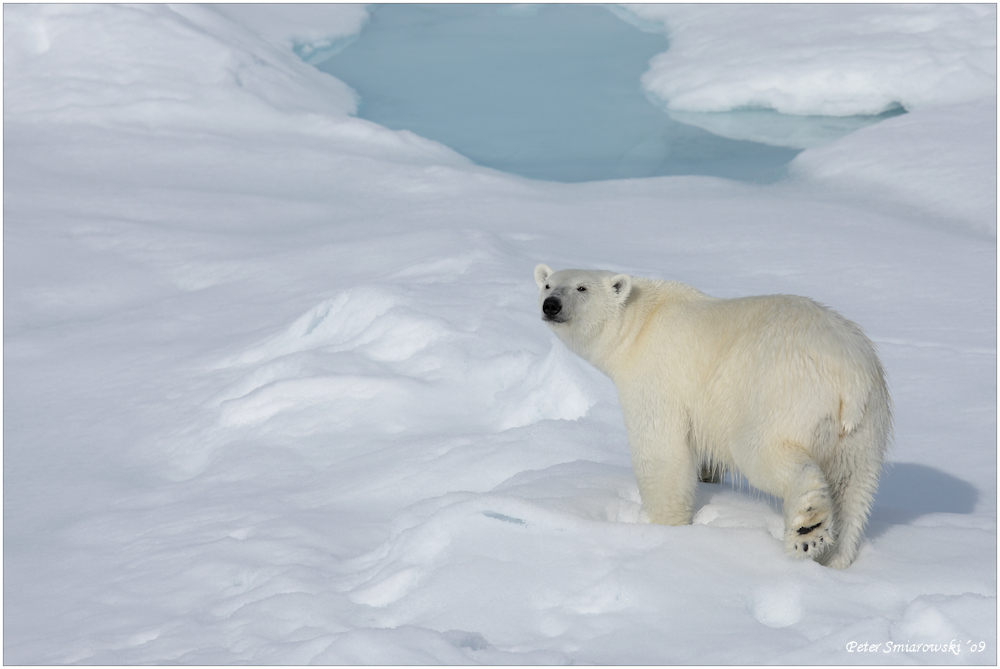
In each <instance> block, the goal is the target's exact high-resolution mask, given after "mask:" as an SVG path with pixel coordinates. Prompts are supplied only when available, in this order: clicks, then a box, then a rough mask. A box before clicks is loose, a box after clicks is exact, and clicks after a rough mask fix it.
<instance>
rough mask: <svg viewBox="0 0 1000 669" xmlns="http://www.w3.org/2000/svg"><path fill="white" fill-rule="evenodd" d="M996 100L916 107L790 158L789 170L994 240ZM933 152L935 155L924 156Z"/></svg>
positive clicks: (995, 217)
mask: <svg viewBox="0 0 1000 669" xmlns="http://www.w3.org/2000/svg"><path fill="white" fill-rule="evenodd" d="M996 115H997V105H996V99H995V98H993V99H987V100H979V101H977V102H971V103H967V104H962V105H941V106H936V107H928V108H922V109H918V110H917V111H914V112H911V113H909V114H906V115H904V116H899V117H896V118H892V119H888V120H886V121H882V122H881V123H879V124H878V125H877V126H870V127H868V128H862V129H861V130H858V131H857V132H855V133H853V134H851V135H848V136H847V137H844V138H842V139H840V140H838V141H836V142H834V143H832V144H829V145H827V146H824V147H820V148H816V149H810V150H808V151H804V152H803V153H801V154H799V155H798V156H796V158H795V159H794V160H793V161H792V165H791V173H792V174H793V175H796V176H800V177H805V178H809V179H814V180H818V181H822V182H823V183H825V184H828V185H830V186H832V187H834V188H837V189H839V190H840V191H841V192H844V193H852V194H853V196H854V197H857V196H862V197H870V198H873V199H882V200H887V201H889V202H892V203H905V204H907V205H909V206H911V207H914V208H915V209H920V210H929V211H933V212H935V213H936V214H938V215H939V216H942V217H945V218H948V219H952V220H953V221H955V222H956V223H958V224H960V225H961V226H963V227H970V228H972V229H974V230H975V231H976V232H978V233H985V234H987V235H989V236H991V237H994V238H995V237H996V234H997V227H996V219H997V202H996V195H997V191H996V185H997V164H996V156H995V155H993V154H991V153H989V152H987V151H983V147H984V146H996V143H997V133H996ZM928 155H932V156H934V160H926V159H925V156H928Z"/></svg>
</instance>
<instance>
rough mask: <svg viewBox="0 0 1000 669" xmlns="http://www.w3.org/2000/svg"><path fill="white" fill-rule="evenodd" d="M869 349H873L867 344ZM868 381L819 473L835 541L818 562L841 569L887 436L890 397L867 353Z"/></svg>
mask: <svg viewBox="0 0 1000 669" xmlns="http://www.w3.org/2000/svg"><path fill="white" fill-rule="evenodd" d="M873 348H874V347H873ZM873 358H874V360H873V361H872V362H873V366H874V370H872V372H873V373H872V374H871V375H870V376H869V377H868V378H869V379H871V385H870V387H869V392H868V393H867V398H866V400H867V401H865V402H864V404H863V406H862V407H860V408H861V412H860V416H861V417H860V420H858V421H857V423H856V424H854V425H850V426H848V425H844V424H842V426H841V429H842V432H841V435H840V438H839V441H840V443H839V444H838V445H837V448H836V449H835V450H834V453H833V457H832V458H831V460H830V462H829V463H828V467H825V469H826V470H827V471H826V472H825V474H826V478H827V482H828V484H829V485H830V490H831V493H832V496H833V502H834V509H835V514H836V517H835V526H836V527H837V544H836V546H835V547H834V548H833V549H831V550H830V551H828V553H827V554H826V555H824V556H823V558H822V559H821V562H823V564H826V565H828V566H830V567H835V568H837V569H844V568H846V567H847V566H849V565H850V564H851V563H852V562H853V561H854V558H855V556H856V555H857V552H858V545H859V544H860V543H861V535H862V533H863V532H864V529H865V525H866V524H867V523H868V514H869V512H870V511H871V506H872V502H873V500H874V499H875V491H876V489H877V488H878V480H879V475H880V474H881V471H882V464H883V463H884V462H885V457H886V454H887V452H888V449H889V444H890V443H891V437H892V400H891V398H890V397H889V389H888V387H887V385H886V381H885V371H884V369H883V368H882V364H881V362H880V361H879V360H878V358H877V357H875V356H874V351H873Z"/></svg>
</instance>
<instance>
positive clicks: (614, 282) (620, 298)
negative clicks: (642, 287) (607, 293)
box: [608, 274, 632, 304]
mask: <svg viewBox="0 0 1000 669" xmlns="http://www.w3.org/2000/svg"><path fill="white" fill-rule="evenodd" d="M608 283H609V284H610V285H611V290H613V291H614V292H615V301H617V302H618V303H619V304H622V303H624V302H625V300H627V299H628V296H629V293H631V292H632V277H630V276H629V275H628V274H616V275H614V276H613V277H611V278H610V279H608Z"/></svg>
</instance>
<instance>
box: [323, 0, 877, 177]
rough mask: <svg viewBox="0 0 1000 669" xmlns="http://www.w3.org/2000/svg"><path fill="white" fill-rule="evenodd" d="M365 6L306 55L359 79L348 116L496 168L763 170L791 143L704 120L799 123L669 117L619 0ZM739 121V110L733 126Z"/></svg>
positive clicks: (650, 51)
mask: <svg viewBox="0 0 1000 669" xmlns="http://www.w3.org/2000/svg"><path fill="white" fill-rule="evenodd" d="M369 11H370V15H371V18H370V20H369V22H368V23H367V24H366V26H365V27H364V29H363V30H362V31H361V33H360V34H359V35H357V36H355V38H354V39H353V40H351V41H350V42H348V43H347V44H346V45H343V44H342V45H339V46H338V47H337V48H334V49H330V50H328V51H327V52H326V53H322V52H318V53H313V54H311V56H310V61H311V62H313V63H315V64H316V65H317V67H319V69H321V70H323V71H326V72H329V73H330V74H332V75H334V76H336V77H337V78H339V79H341V80H343V81H344V82H346V83H347V84H349V85H350V86H351V87H353V88H354V89H355V90H356V91H357V92H358V94H359V95H360V98H361V101H360V104H359V109H358V116H360V117H361V118H365V119H368V120H371V121H374V122H375V123H378V124H380V125H384V126H386V127H388V128H392V129H394V130H410V131H412V132H414V133H416V134H418V135H421V136H423V137H427V138H429V139H433V140H436V141H439V142H441V143H443V144H445V145H447V146H449V147H451V148H452V149H454V150H455V151H457V152H459V153H461V154H463V155H465V156H467V157H469V158H470V159H472V160H473V161H474V162H476V163H478V164H480V165H484V166H487V167H492V168H495V169H498V170H503V171H505V172H511V173H514V174H519V175H522V176H525V177H530V178H533V179H544V180H550V181H562V182H580V181H595V180H605V179H622V178H634V177H650V176H664V175H711V176H719V177H726V178H730V179H738V180H743V181H752V182H772V181H776V180H778V179H780V178H782V177H783V176H784V175H785V174H786V173H787V165H788V163H789V162H790V161H791V160H792V158H794V157H795V156H796V155H797V154H798V153H799V151H800V150H801V149H800V148H796V147H794V146H776V145H774V143H771V144H768V143H762V142H759V141H749V140H744V139H727V138H726V137H723V136H720V135H719V134H714V133H713V132H709V131H708V130H706V129H705V128H709V129H713V124H715V126H726V127H727V130H726V133H724V134H728V136H729V137H733V136H736V137H741V136H749V137H754V136H755V134H757V133H756V130H755V128H761V127H763V128H765V130H766V129H767V128H768V127H770V128H771V132H773V131H774V128H775V127H777V128H778V131H777V132H778V134H779V135H780V134H781V132H782V131H783V128H782V126H783V124H788V123H791V124H793V125H795V128H793V130H795V131H797V132H800V133H801V132H805V133H806V134H808V133H809V132H810V127H812V126H810V123H811V122H810V120H809V119H802V118H801V117H799V118H792V117H784V118H782V115H780V114H774V113H768V112H759V111H754V112H748V113H747V114H744V115H743V116H742V117H741V115H740V113H739V112H736V113H732V114H720V115H694V116H693V117H691V118H690V119H687V122H685V123H681V122H678V121H676V120H674V119H672V118H671V117H670V116H668V115H667V114H666V113H665V112H664V111H663V110H662V109H660V108H659V107H658V106H656V105H655V104H654V103H653V102H651V101H650V100H649V99H648V98H647V97H646V95H645V94H644V92H643V90H642V87H641V85H640V77H641V76H642V74H643V72H645V71H646V69H647V64H648V61H649V59H650V58H652V57H653V56H655V55H656V54H658V53H661V52H663V51H666V50H667V49H668V47H669V43H668V41H667V38H666V36H665V35H664V34H663V33H661V32H651V31H645V30H642V29H640V28H639V27H637V26H636V25H634V24H633V23H631V22H629V21H627V20H625V19H624V18H623V17H622V16H620V15H618V14H617V13H616V12H618V11H621V10H613V9H611V8H609V7H605V6H601V5H573V4H559V5H494V4H472V5H463V4H431V5H416V4H383V5H373V6H371V8H370V10H369ZM320 61H321V62H320ZM741 119H742V120H741ZM761 119H763V122H762V121H761ZM786 119H787V120H786ZM819 121H820V122H822V119H820V120H819ZM868 122H871V121H867V120H862V121H860V122H856V124H857V125H861V124H865V123H868ZM741 123H744V124H745V123H750V124H751V127H748V128H746V129H745V130H746V132H745V133H743V134H741V132H742V129H741V128H740V127H739V126H740V124H741ZM803 124H805V128H804V129H803ZM827 125H829V123H827ZM834 125H837V124H836V123H835V124H834ZM734 126H735V131H734ZM846 131H847V130H845V131H843V132H841V134H844V132H846ZM778 143H780V142H778Z"/></svg>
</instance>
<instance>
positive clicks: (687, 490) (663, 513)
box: [629, 427, 698, 525]
mask: <svg viewBox="0 0 1000 669" xmlns="http://www.w3.org/2000/svg"><path fill="white" fill-rule="evenodd" d="M629 445H630V447H631V451H632V467H633V469H634V470H635V478H636V481H637V482H638V484H639V494H640V496H641V497H642V506H643V508H644V509H645V510H646V514H647V515H648V516H649V520H650V521H651V522H654V523H658V524H660V525H688V524H690V523H691V517H692V515H693V510H694V499H695V493H696V492H697V481H698V467H697V466H696V462H695V460H694V458H693V457H692V455H691V453H690V451H689V449H688V445H687V434H686V431H684V430H682V429H680V428H677V429H669V430H667V431H666V433H664V431H663V428H662V427H661V430H660V431H658V432H648V433H647V432H645V431H643V430H635V429H632V430H629Z"/></svg>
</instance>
